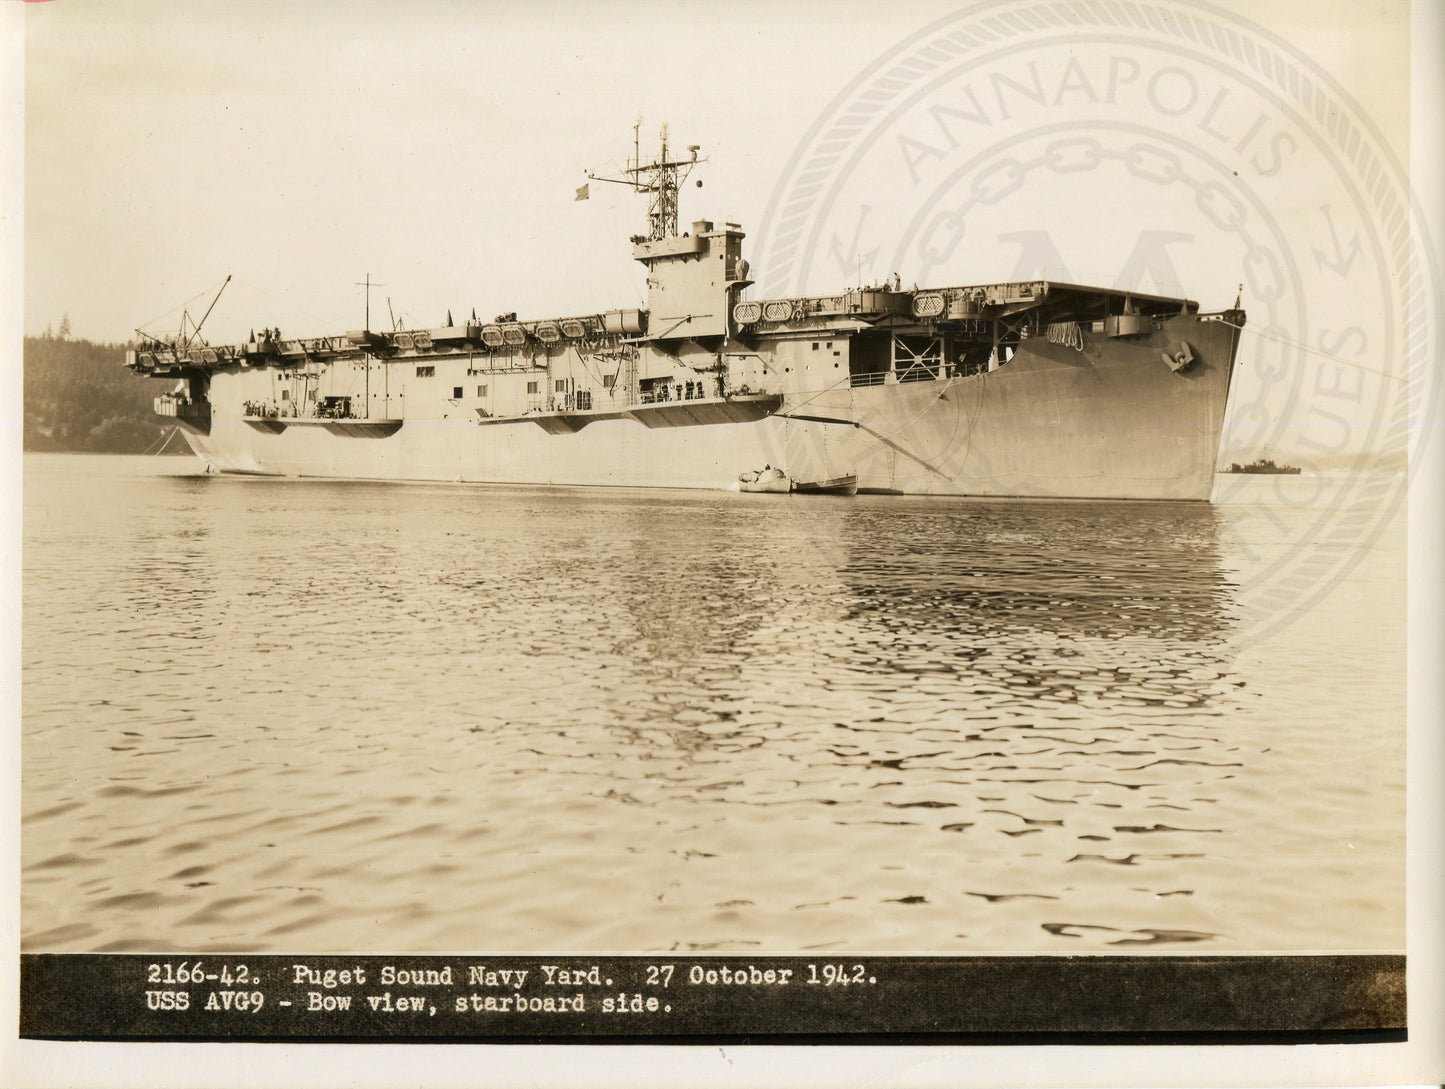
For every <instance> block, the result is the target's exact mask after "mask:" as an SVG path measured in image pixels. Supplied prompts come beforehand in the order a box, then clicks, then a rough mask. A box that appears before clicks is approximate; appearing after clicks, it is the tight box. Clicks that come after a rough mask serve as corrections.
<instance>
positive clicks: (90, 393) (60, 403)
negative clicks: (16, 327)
mask: <svg viewBox="0 0 1445 1089" xmlns="http://www.w3.org/2000/svg"><path fill="white" fill-rule="evenodd" d="M69 331H70V322H69V317H68V315H67V317H66V318H65V319H62V322H61V335H60V336H59V337H56V336H50V335H47V336H41V337H26V338H25V345H24V350H25V355H24V362H25V432H24V443H25V449H26V450H67V451H89V452H93V453H108V454H139V453H144V452H145V451H146V450H148V449H150V448H151V447H152V446H154V445H156V443H157V441H158V440H159V439H160V438H161V437H162V436H164V435H166V434H168V433H169V432H170V430H171V428H173V427H174V426H175V424H174V422H168V421H166V420H163V419H161V418H160V417H158V416H156V415H155V413H154V411H153V409H152V402H153V400H154V399H155V397H156V396H157V394H160V393H163V392H164V391H165V390H166V389H168V388H169V387H170V384H171V383H170V382H169V381H168V380H167V379H156V378H151V379H145V378H138V377H136V376H135V375H134V374H132V373H131V372H130V371H129V370H127V369H126V368H125V349H126V346H125V345H124V344H95V343H92V342H91V341H88V340H69V339H67V337H68V334H69ZM47 332H48V331H47ZM172 445H173V446H174V445H175V444H174V443H173V444H172Z"/></svg>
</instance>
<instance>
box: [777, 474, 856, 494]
mask: <svg viewBox="0 0 1445 1089" xmlns="http://www.w3.org/2000/svg"><path fill="white" fill-rule="evenodd" d="M793 491H795V492H797V493H799V494H800V495H857V494H858V477H857V475H856V474H853V473H850V474H848V475H847V476H833V477H829V478H828V479H827V480H812V481H808V482H807V483H804V482H803V481H801V480H798V481H794V482H793Z"/></svg>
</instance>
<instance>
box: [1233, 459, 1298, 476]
mask: <svg viewBox="0 0 1445 1089" xmlns="http://www.w3.org/2000/svg"><path fill="white" fill-rule="evenodd" d="M1224 471H1225V472H1226V473H1277V474H1284V475H1285V476H1297V475H1298V474H1299V469H1298V468H1296V467H1295V466H1293V465H1276V464H1275V463H1274V462H1272V461H1270V460H1269V459H1268V458H1260V459H1259V460H1258V461H1251V462H1250V463H1249V464H1248V465H1241V464H1240V463H1239V462H1237V461H1232V462H1230V463H1229V468H1228V469H1226V470H1224Z"/></svg>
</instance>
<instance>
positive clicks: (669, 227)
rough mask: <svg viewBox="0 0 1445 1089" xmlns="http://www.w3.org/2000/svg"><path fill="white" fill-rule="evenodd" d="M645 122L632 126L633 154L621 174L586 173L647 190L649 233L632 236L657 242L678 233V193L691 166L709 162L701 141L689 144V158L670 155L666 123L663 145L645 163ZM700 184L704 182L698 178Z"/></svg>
mask: <svg viewBox="0 0 1445 1089" xmlns="http://www.w3.org/2000/svg"><path fill="white" fill-rule="evenodd" d="M641 126H642V122H641V121H638V122H637V124H636V125H634V126H633V127H632V147H633V153H632V158H631V160H629V164H628V166H627V167H626V168H625V169H623V170H622V171H620V172H619V173H618V174H616V175H614V176H611V177H608V176H604V175H600V174H593V173H591V172H589V173H588V174H587V177H589V178H590V179H592V180H593V181H601V182H613V183H614V184H616V185H628V186H631V187H632V189H633V191H634V192H637V193H646V194H648V201H647V225H648V233H647V234H646V235H638V236H636V237H634V238H633V239H632V241H633V242H643V241H647V242H655V241H657V240H658V239H660V238H676V237H677V194H678V189H679V188H680V187H681V185H682V183H683V182H685V181H686V180H687V176H688V174H689V173H691V172H692V168H693V167H694V166H696V165H697V164H698V163H705V162H707V160H706V159H699V158H698V157H697V152H698V145H697V144H689V145H688V148H687V150H688V153H689V157H688V158H686V159H670V158H668V151H667V126H666V125H663V126H662V133H661V143H662V148H661V151H660V152H659V153H658V156H657V158H656V159H654V160H653V161H652V162H650V163H644V162H643V161H642V156H641V153H640V151H639V148H638V140H637V133H638V130H639V129H640V128H641ZM698 184H699V185H701V184H702V183H701V182H699V183H698Z"/></svg>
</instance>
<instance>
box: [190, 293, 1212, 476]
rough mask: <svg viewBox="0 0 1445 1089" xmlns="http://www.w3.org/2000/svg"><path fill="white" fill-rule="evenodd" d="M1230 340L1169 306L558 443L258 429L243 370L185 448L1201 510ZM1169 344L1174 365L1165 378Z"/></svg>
mask: <svg viewBox="0 0 1445 1089" xmlns="http://www.w3.org/2000/svg"><path fill="white" fill-rule="evenodd" d="M1237 336H1238V333H1237V330H1236V329H1235V328H1234V327H1233V326H1232V325H1230V324H1228V323H1227V322H1221V321H1213V320H1211V319H1210V318H1208V317H1203V318H1201V317H1199V316H1197V315H1193V314H1186V315H1180V316H1178V317H1175V318H1170V319H1168V320H1166V321H1164V322H1162V323H1160V324H1159V325H1158V326H1157V327H1155V328H1153V330H1152V331H1151V332H1150V333H1149V334H1148V335H1145V336H1139V337H1129V338H1105V337H1102V336H1095V337H1086V338H1084V340H1083V343H1082V345H1081V346H1077V347H1070V346H1066V345H1062V344H1054V343H1049V342H1048V341H1046V340H1045V339H1044V338H1042V337H1035V338H1032V339H1030V340H1028V341H1026V342H1024V343H1023V344H1022V345H1021V346H1020V348H1019V350H1018V351H1017V352H1016V353H1015V354H1014V356H1013V358H1012V359H1010V360H1009V361H1008V362H1007V363H1006V364H1004V365H1003V366H1001V367H998V368H997V369H996V370H992V371H988V372H986V373H981V374H975V375H971V376H968V377H945V378H937V379H930V380H927V381H920V382H903V383H893V384H881V385H871V386H856V387H855V386H851V385H849V384H846V379H845V380H844V382H843V383H841V384H839V385H838V386H836V387H834V388H831V389H824V390H817V389H804V388H797V389H792V390H785V391H784V394H785V395H784V398H783V401H782V403H781V406H780V407H779V409H778V410H777V412H775V413H774V414H771V415H767V416H764V417H763V418H761V419H756V420H749V421H744V422H726V423H701V424H694V425H690V426H688V425H681V426H644V425H643V424H642V423H640V422H638V421H637V420H635V419H629V418H612V419H598V420H597V421H596V422H591V423H588V424H587V425H586V426H583V427H581V428H580V429H578V430H576V431H567V430H562V431H561V433H557V429H555V428H552V429H549V428H547V427H545V426H539V421H538V420H534V419H527V418H521V419H516V420H510V421H507V422H505V423H490V424H489V425H487V426H480V425H479V421H478V420H477V419H476V418H475V416H474V415H472V414H469V413H467V412H464V411H457V412H455V413H453V414H442V415H440V416H438V417H434V418H411V416H410V414H409V413H408V418H407V419H406V420H405V423H404V426H401V427H399V428H396V429H388V428H382V427H378V428H374V429H371V430H366V429H361V430H357V429H347V428H340V427H329V428H328V427H316V426H295V425H292V426H284V427H283V426H278V425H274V424H273V425H267V424H266V423H265V422H258V421H256V420H254V419H252V420H249V421H248V420H246V419H245V418H243V417H244V415H245V411H246V410H245V408H244V405H245V403H246V401H247V399H248V398H250V397H252V396H254V395H255V394H256V393H257V391H258V389H259V387H260V383H262V382H265V381H266V378H265V374H264V372H263V371H256V370H249V369H248V370H239V371H234V372H229V373H226V372H223V373H217V374H215V375H214V376H213V377H212V379H211V383H210V391H209V393H210V398H209V399H210V403H211V406H212V411H211V421H210V429H209V431H208V432H206V433H199V432H192V431H189V430H188V431H187V432H186V439H187V441H188V442H189V443H190V444H191V447H192V449H193V450H194V451H195V452H196V453H197V454H198V455H199V456H200V457H201V458H203V459H204V460H205V461H206V462H207V463H208V464H209V465H210V466H211V467H212V468H213V469H215V470H217V471H220V472H236V473H250V474H257V473H260V474H273V475H279V476H302V477H335V478H351V479H374V480H395V481H460V482H477V483H502V484H546V485H610V486H621V487H692V488H716V489H726V488H730V487H735V482H736V481H737V479H738V475H739V473H740V472H744V471H747V470H749V469H756V468H758V467H759V466H762V465H764V464H772V465H780V466H782V467H783V468H785V469H786V470H787V472H788V473H789V475H790V476H792V477H793V478H794V479H805V480H807V479H827V478H831V477H837V476H842V475H845V474H846V475H856V476H857V478H858V490H859V491H860V492H864V493H867V492H884V493H895V494H918V495H976V496H1033V497H1065V498H1099V499H1171V500H1207V499H1208V498H1209V496H1210V489H1211V486H1212V482H1213V477H1214V468H1215V460H1216V457H1217V452H1218V448H1219V438H1220V433H1221V430H1222V427H1223V421H1224V410H1225V403H1226V400H1227V397H1228V391H1229V385H1230V377H1231V371H1232V367H1233V360H1234V354H1235V349H1236V346H1237ZM1181 345H1187V348H1188V350H1189V352H1190V354H1191V356H1192V358H1191V360H1190V361H1189V363H1188V365H1187V366H1185V367H1183V368H1182V369H1179V370H1176V369H1175V368H1174V367H1172V366H1171V365H1170V363H1169V357H1170V356H1171V355H1173V354H1175V353H1176V352H1177V351H1179V349H1180V346H1181Z"/></svg>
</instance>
